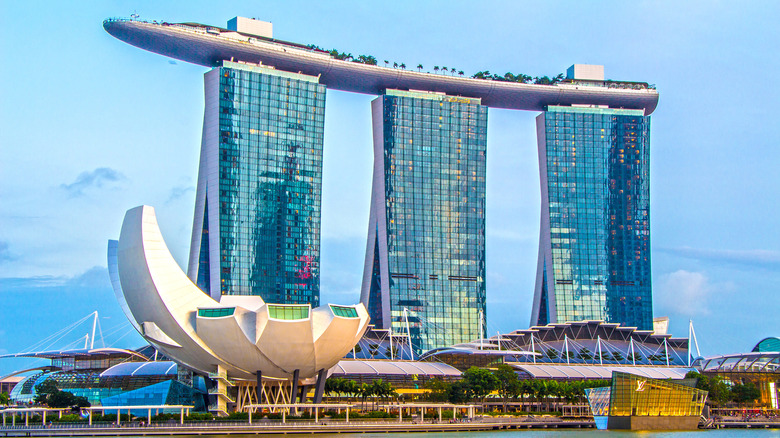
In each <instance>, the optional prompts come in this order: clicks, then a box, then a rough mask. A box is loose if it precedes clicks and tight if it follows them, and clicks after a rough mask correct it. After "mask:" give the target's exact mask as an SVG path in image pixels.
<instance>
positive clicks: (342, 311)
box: [330, 304, 358, 318]
mask: <svg viewBox="0 0 780 438" xmlns="http://www.w3.org/2000/svg"><path fill="white" fill-rule="evenodd" d="M330 310H332V311H333V314H334V315H336V316H340V317H342V318H357V317H358V313H357V310H356V309H355V308H354V307H344V306H334V305H333V304H331V305H330Z"/></svg>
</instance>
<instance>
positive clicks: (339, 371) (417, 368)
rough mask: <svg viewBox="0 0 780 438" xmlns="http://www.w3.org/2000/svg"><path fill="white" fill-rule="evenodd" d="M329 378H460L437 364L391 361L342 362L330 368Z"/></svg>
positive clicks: (457, 374)
mask: <svg viewBox="0 0 780 438" xmlns="http://www.w3.org/2000/svg"><path fill="white" fill-rule="evenodd" d="M331 372H332V374H331V376H335V377H339V376H345V375H376V376H379V375H404V376H407V375H425V376H430V377H439V376H441V377H444V376H453V377H457V376H460V374H461V372H460V371H458V370H457V369H456V368H454V367H451V366H449V365H447V364H443V363H437V362H416V361H400V360H396V361H391V360H342V361H340V362H339V363H338V364H336V366H334V367H333V368H331Z"/></svg>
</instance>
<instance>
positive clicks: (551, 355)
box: [544, 348, 558, 360]
mask: <svg viewBox="0 0 780 438" xmlns="http://www.w3.org/2000/svg"><path fill="white" fill-rule="evenodd" d="M544 354H545V356H547V357H548V358H549V359H550V360H555V359H558V350H556V349H554V348H548V349H547V351H545V352H544Z"/></svg>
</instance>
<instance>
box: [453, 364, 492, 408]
mask: <svg viewBox="0 0 780 438" xmlns="http://www.w3.org/2000/svg"><path fill="white" fill-rule="evenodd" d="M462 378H463V381H464V382H466V384H467V385H468V386H469V388H471V392H472V393H473V394H474V397H476V398H478V399H480V400H481V401H482V402H484V401H485V397H487V395H488V394H490V393H491V392H492V391H494V390H496V389H498V379H497V378H496V376H495V375H493V373H491V372H490V371H488V370H486V369H484V368H477V367H471V368H469V369H467V370H466V371H465V372H464V373H463V376H462Z"/></svg>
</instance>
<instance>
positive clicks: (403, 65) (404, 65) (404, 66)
mask: <svg viewBox="0 0 780 438" xmlns="http://www.w3.org/2000/svg"><path fill="white" fill-rule="evenodd" d="M399 67H401V68H402V69H404V70H406V64H404V63H403V62H402V63H401V65H399Z"/></svg>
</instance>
